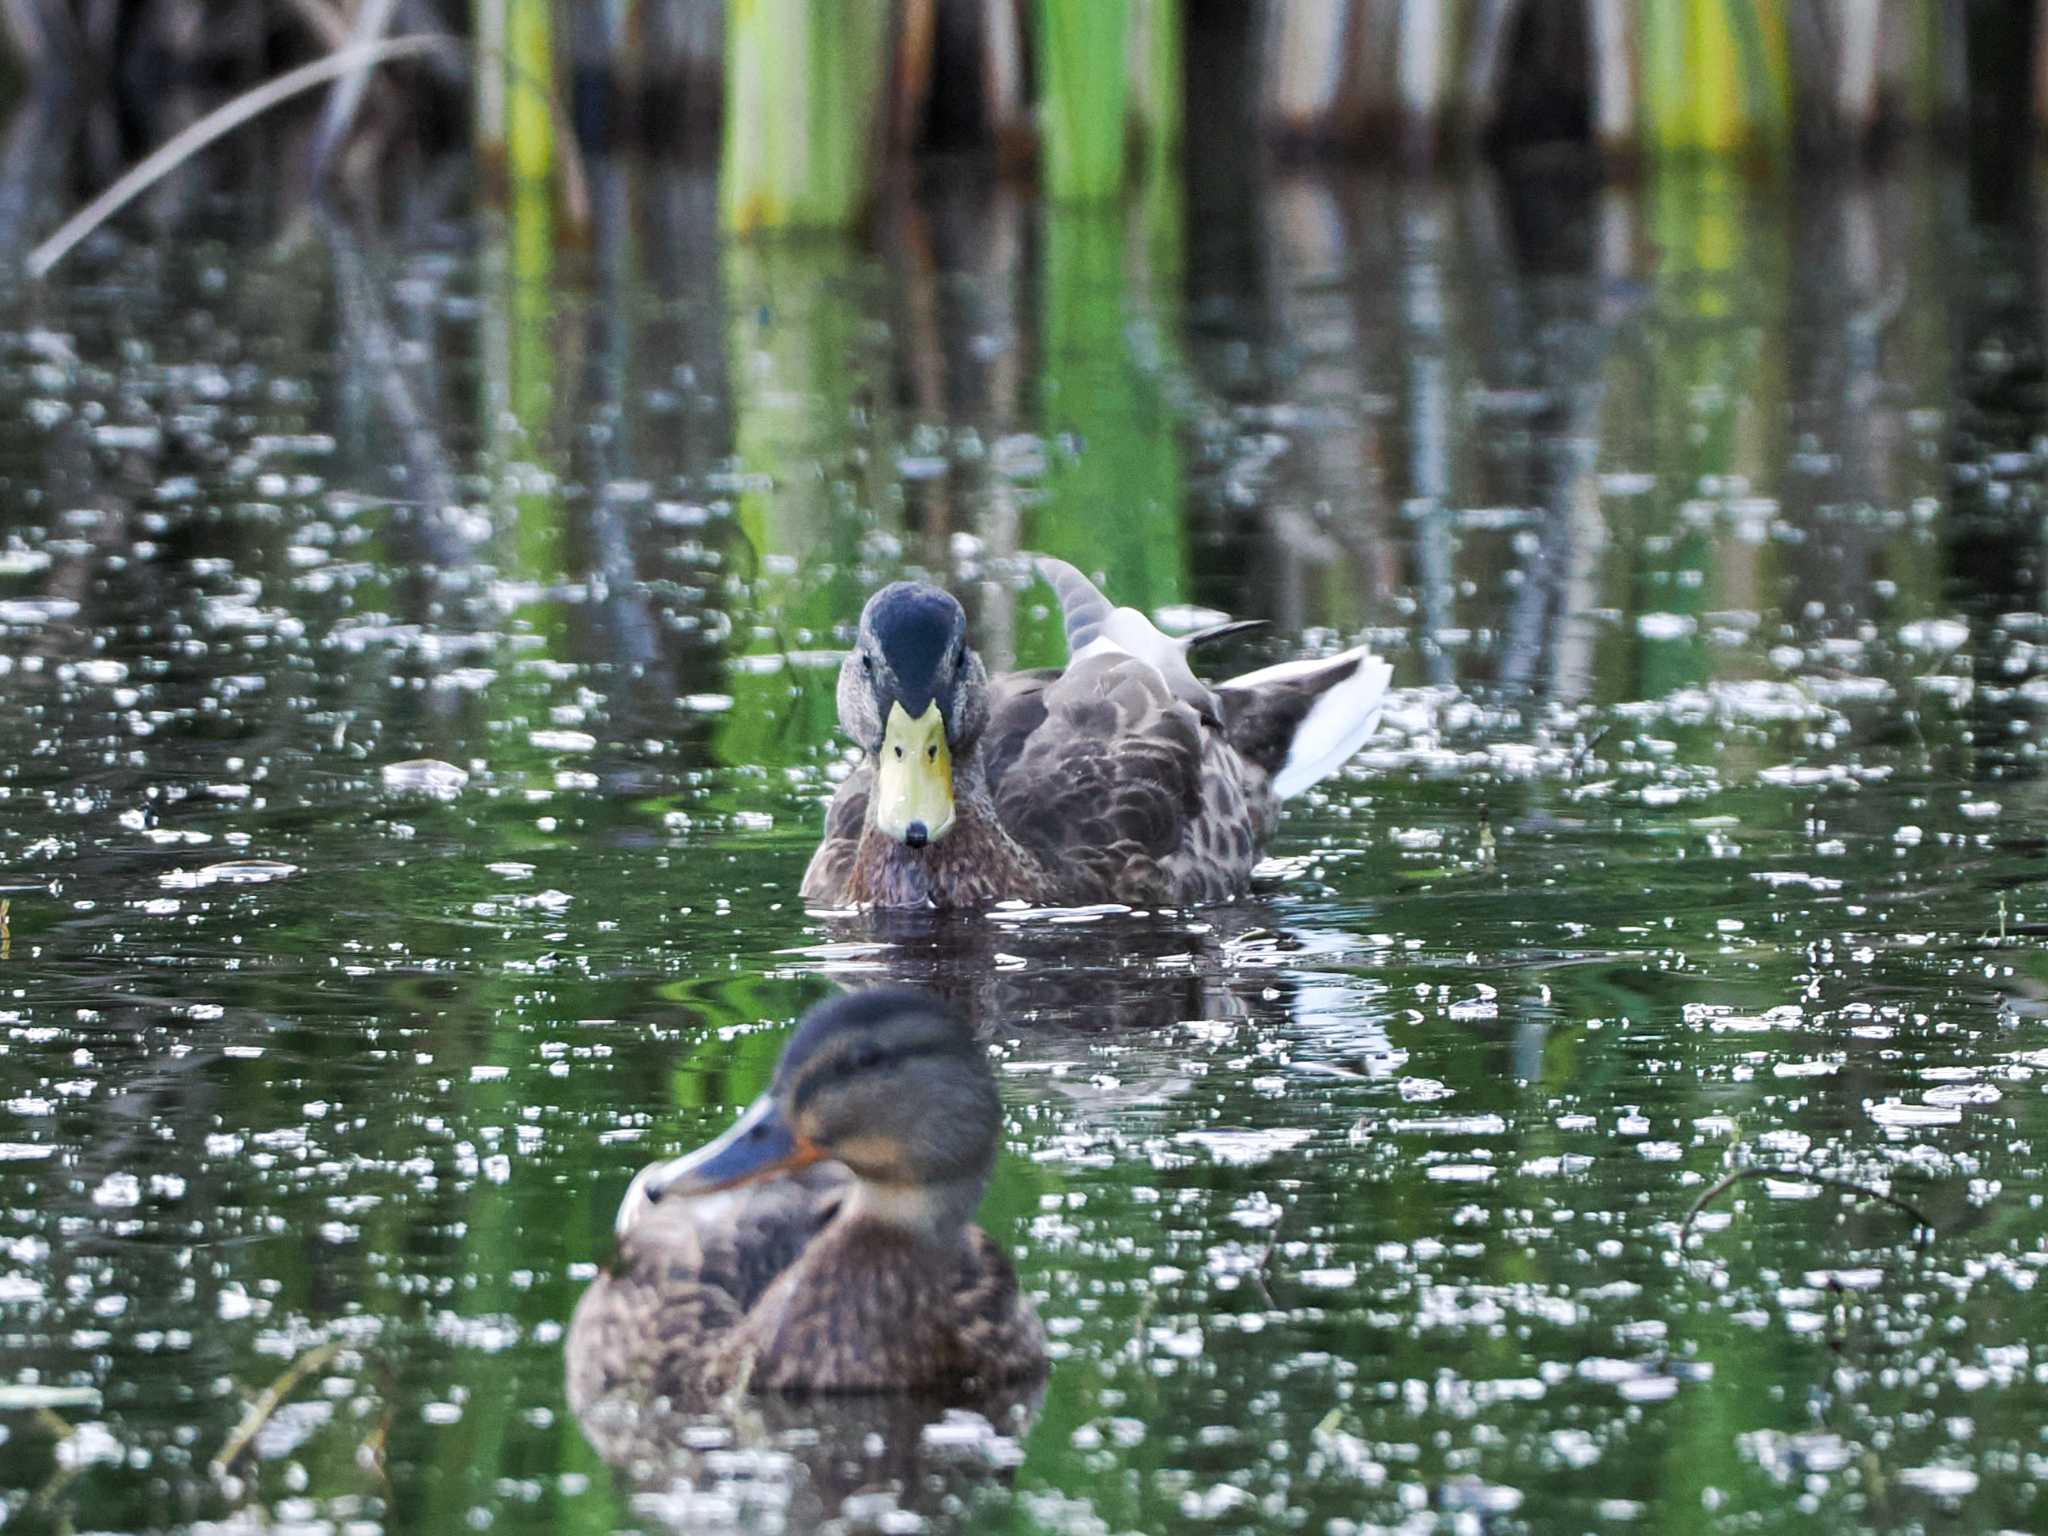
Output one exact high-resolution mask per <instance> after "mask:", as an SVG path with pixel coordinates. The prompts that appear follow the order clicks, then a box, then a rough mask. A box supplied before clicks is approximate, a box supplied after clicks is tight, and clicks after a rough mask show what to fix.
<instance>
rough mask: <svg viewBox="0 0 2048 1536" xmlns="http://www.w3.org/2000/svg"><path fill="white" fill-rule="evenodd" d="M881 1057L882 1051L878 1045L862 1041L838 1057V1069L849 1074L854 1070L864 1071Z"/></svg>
mask: <svg viewBox="0 0 2048 1536" xmlns="http://www.w3.org/2000/svg"><path fill="white" fill-rule="evenodd" d="M881 1059H882V1051H881V1047H880V1046H877V1045H874V1044H872V1043H869V1042H863V1043H862V1044H860V1045H856V1046H855V1047H854V1048H853V1049H852V1050H850V1051H848V1052H847V1053H846V1054H845V1055H844V1056H842V1057H840V1058H839V1070H840V1071H841V1072H843V1073H847V1074H849V1075H851V1074H852V1073H855V1072H865V1071H867V1070H868V1069H869V1068H870V1067H872V1066H874V1065H875V1064H876V1063H877V1062H879V1061H880V1060H881Z"/></svg>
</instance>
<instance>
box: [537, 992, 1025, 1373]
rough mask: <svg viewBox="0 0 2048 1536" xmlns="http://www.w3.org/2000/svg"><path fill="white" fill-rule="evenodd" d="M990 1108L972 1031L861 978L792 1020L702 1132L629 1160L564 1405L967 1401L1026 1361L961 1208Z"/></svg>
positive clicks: (1012, 1315)
mask: <svg viewBox="0 0 2048 1536" xmlns="http://www.w3.org/2000/svg"><path fill="white" fill-rule="evenodd" d="M1001 1128H1002V1104H1001V1100H1000V1099H999V1098H998V1096H997V1094H996V1087H995V1081H994V1078H993V1076H992V1075H991V1073H990V1071H989V1066H988V1059H987V1057H986V1055H985V1054H984V1053H983V1050H982V1047H981V1046H980V1044H979V1043H978V1042H977V1041H976V1040H975V1038H974V1035H973V1033H972V1031H971V1030H969V1029H968V1028H967V1027H966V1026H965V1025H963V1024H961V1023H959V1022H958V1021H957V1020H955V1019H954V1018H952V1017H951V1016H949V1015H948V1014H946V1013H945V1012H943V1011H942V1010H941V1008H940V1006H939V1005H938V1004H937V1003H936V1002H935V1001H934V1000H933V999H931V998H929V997H927V996H925V995H924V994H923V993H920V992H914V991H910V990H908V989H903V988H893V987H887V988H884V987H878V988H874V989H871V990H867V991H862V992H857V993H854V994H851V995H849V996H845V997H840V998H835V999H833V1000H832V1001H830V1002H827V1003H824V1004H821V1005H820V1006H818V1007H817V1008H815V1009H813V1010H812V1011H811V1012H810V1013H809V1014H808V1015H806V1016H805V1018H804V1020H803V1022H802V1023H801V1024H800V1025H799V1026H798V1028H797V1031H796V1034H795V1035H794V1037H793V1038H792V1039H791V1040H790V1042H789V1045H788V1048H787V1049H786V1050H784V1052H783V1053H782V1059H781V1062H780V1063H779V1064H778V1065H777V1067H776V1069H775V1077H774V1081H773V1082H772V1084H771V1085H770V1087H769V1089H768V1091H767V1092H766V1093H765V1094H763V1095H762V1096H761V1097H760V1098H759V1099H757V1100H756V1101H755V1102H754V1104H753V1105H752V1106H751V1107H750V1108H749V1109H748V1110H747V1111H746V1112H745V1113H744V1114H742V1115H741V1116H740V1118H739V1120H738V1121H737V1122H736V1123H735V1124H734V1125H733V1127H732V1128H731V1129H730V1130H728V1131H727V1132H726V1133H725V1134H724V1135H723V1136H721V1137H719V1138H718V1139H717V1140H716V1141H714V1142H712V1143H711V1144H710V1145H708V1146H706V1147H704V1148H702V1149H700V1150H699V1151H696V1152H693V1153H690V1154H689V1155H688V1156H686V1157H682V1158H678V1159H676V1160H675V1161H673V1162H666V1163H656V1164H653V1165H651V1166H649V1167H647V1168H644V1169H642V1170H641V1172H640V1173H639V1175H638V1176H637V1177H636V1178H635V1179H634V1180H633V1183H632V1186H631V1187H630V1188H629V1189H628V1190H627V1192H626V1198H625V1200H624V1202H623V1203H622V1204H621V1206H620V1208H619V1216H618V1252H617V1256H616V1258H615V1259H614V1261H613V1263H612V1265H611V1268H610V1270H609V1272H607V1273H605V1274H602V1275H600V1276H599V1277H598V1278H597V1279H596V1280H595V1281H594V1282H593V1283H592V1284H591V1286H590V1289H589V1290H588V1291H586V1292H585V1293H584V1295H583V1299H582V1301H581V1302H579V1303H578V1305H577V1307H576V1315H575V1318H574V1320H573V1321H572V1322H571V1324H570V1327H569V1339H568V1348H567V1355H568V1387H569V1400H570V1402H571V1404H572V1405H573V1406H574V1407H575V1408H576V1410H577V1412H578V1413H584V1412H586V1411H587V1410H588V1409H589V1408H590V1406H591V1405H592V1404H594V1403H596V1402H597V1401H599V1400H600V1399H602V1398H605V1397H606V1396H607V1395H609V1394H612V1393H616V1392H621V1391H623V1392H627V1393H630V1394H632V1395H633V1396H635V1397H638V1398H641V1399H645V1400H654V1399H666V1400H668V1402H669V1403H670V1404H672V1405H710V1404H712V1403H714V1402H716V1401H718V1400H719V1399H721V1398H722V1397H724V1396H726V1395H729V1394H732V1393H736V1392H740V1391H752V1392H768V1393H785V1394H811V1393H850V1392H915V1393H920V1394H926V1395H937V1396H943V1397H945V1398H947V1399H948V1400H953V1399H958V1400H959V1401H961V1402H963V1403H972V1402H974V1401H976V1400H978V1399H979V1398H981V1397H982V1396H983V1395H985V1394H987V1393H989V1392H991V1391H993V1390H995V1389H999V1388H1001V1387H1003V1386H1005V1385H1008V1384H1014V1383H1018V1382H1026V1381H1034V1380H1036V1379H1038V1378H1039V1377H1041V1376H1042V1375H1043V1374H1044V1372H1045V1368H1046V1357H1045V1337H1044V1333H1043V1332H1042V1330H1041V1329H1040V1327H1039V1323H1038V1317H1037V1313H1036V1312H1035V1311H1034V1309H1033V1308H1032V1305H1031V1301H1030V1299H1029V1298H1028V1297H1026V1296H1025V1295H1024V1294H1023V1293H1022V1292H1021V1291H1020V1290H1019V1289H1018V1285H1017V1277H1016V1274H1015V1273H1014V1272H1013V1271H1012V1269H1011V1268H1010V1261H1009V1259H1008V1258H1007V1257H1005V1256H1004V1254H1003V1251H1002V1249H1001V1248H999V1247H998V1246H997V1245H996V1243H995V1242H994V1240H993V1239H991V1238H990V1237H989V1235H988V1234H987V1233H986V1232H984V1231H982V1230H981V1228H980V1227H978V1226H976V1225H974V1212H975V1207H976V1206H977V1205H979V1204H980V1202H981V1196H982V1191H983V1188H984V1187H985V1186H986V1185H987V1183H988V1177H989V1172H990V1170H991V1168H992V1167H993V1166H994V1163H995V1155H996V1144H997V1139H998V1136H999V1134H1000V1131H1001Z"/></svg>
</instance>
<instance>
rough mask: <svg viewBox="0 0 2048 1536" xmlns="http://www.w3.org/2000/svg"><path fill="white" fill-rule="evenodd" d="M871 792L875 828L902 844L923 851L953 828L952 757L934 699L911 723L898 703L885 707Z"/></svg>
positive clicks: (943, 718)
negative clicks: (884, 718)
mask: <svg viewBox="0 0 2048 1536" xmlns="http://www.w3.org/2000/svg"><path fill="white" fill-rule="evenodd" d="M874 793H875V825H876V826H877V827H878V828H880V829H881V830H882V831H883V832H885V833H887V834H888V835H889V836H890V837H893V838H895V839H896V840H897V841H898V842H900V843H903V844H906V845H907V846H909V847H912V848H922V847H923V846H924V845H925V844H926V843H936V842H937V841H938V840H939V839H940V838H942V837H944V836H945V835H946V833H947V832H949V831H951V830H952V826H953V754H952V752H951V750H950V749H949V748H948V747H947V746H946V721H945V717H944V716H943V715H941V714H940V713H939V705H938V701H937V700H936V699H934V700H933V701H932V702H931V703H929V704H927V705H926V706H925V710H924V713H923V714H922V715H919V716H918V717H917V718H916V719H915V720H913V719H911V718H910V715H909V713H908V711H906V710H905V709H904V707H903V705H902V703H901V702H900V701H899V702H896V703H892V704H891V705H890V706H889V718H888V721H887V723H886V724H885V725H884V727H883V730H882V751H881V755H880V757H879V758H878V759H877V761H876V763H875V791H874Z"/></svg>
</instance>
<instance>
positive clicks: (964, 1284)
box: [953, 1227, 1046, 1390]
mask: <svg viewBox="0 0 2048 1536" xmlns="http://www.w3.org/2000/svg"><path fill="white" fill-rule="evenodd" d="M953 1309H954V1313H955V1315H956V1317H957V1318H958V1319H959V1323H958V1327H957V1330H956V1334H957V1337H958V1339H959V1341H960V1353H961V1355H962V1356H963V1359H962V1362H961V1363H962V1365H963V1366H964V1367H965V1370H966V1374H967V1376H968V1378H969V1384H970V1385H972V1386H975V1387H979V1388H981V1389H983V1390H986V1389H988V1388H992V1387H1000V1386H1007V1385H1012V1384H1014V1383H1017V1382H1024V1381H1036V1380H1038V1379H1039V1378H1040V1377H1041V1376H1043V1375H1044V1374H1045V1370H1046V1360H1045V1328H1044V1325H1043V1324H1041V1323H1040V1322H1039V1320H1038V1309H1037V1308H1035V1307H1034V1306H1032V1305H1031V1299H1030V1298H1029V1297H1028V1296H1026V1295H1025V1294H1024V1290H1023V1288H1022V1287H1021V1286H1020V1285H1018V1283H1017V1271H1016V1270H1015V1269H1013V1268H1011V1266H1010V1259H1009V1255H1008V1254H1006V1253H1004V1252H1003V1250H1002V1247H1001V1245H1000V1244H998V1243H997V1242H996V1240H995V1239H994V1238H992V1237H990V1236H989V1235H988V1233H986V1232H984V1231H983V1230H982V1229H981V1228H980V1227H974V1228H971V1229H970V1230H969V1231H968V1234H967V1252H966V1257H965V1259H964V1261H963V1262H962V1264H961V1266H960V1279H959V1283H958V1285H957V1286H956V1287H955V1289H954V1292H953Z"/></svg>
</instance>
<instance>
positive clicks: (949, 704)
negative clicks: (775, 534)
mask: <svg viewBox="0 0 2048 1536" xmlns="http://www.w3.org/2000/svg"><path fill="white" fill-rule="evenodd" d="M987 720H988V675H987V673H986V672H985V671H984V670H983V668H982V665H981V658H980V657H978V656H976V655H975V654H974V648H973V647H972V646H970V645H969V644H968V643H967V615H966V613H965V612H963V611H962V609H961V607H960V605H959V603H957V602H955V601H954V600H953V598H952V597H951V596H950V595H949V594H947V593H945V592H941V591H940V590H939V589H938V588H937V587H934V586H930V585H928V584H926V583H924V582H917V581H899V582H895V583H893V584H891V585H890V586H886V587H884V588H882V590H881V591H879V592H877V593H876V594H875V595H874V596H873V597H871V598H869V599H868V605H867V607H866V608H864V609H862V610H861V616H860V633H859V634H858V635H857V636H856V637H855V640H854V646H853V650H852V651H851V652H850V653H848V655H847V658H846V660H845V662H844V663H843V664H842V665H841V666H840V669H839V723H840V725H841V727H842V728H843V729H844V730H845V731H846V733H847V734H848V735H849V736H851V737H852V738H853V739H854V740H855V741H857V742H859V743H860V745H861V747H862V748H863V749H864V750H865V751H866V752H867V754H868V756H869V757H870V758H872V759H873V760H874V764H875V788H874V794H873V799H872V801H871V815H872V818H873V821H874V824H875V826H876V827H877V828H879V829H880V830H881V831H882V832H884V833H886V834H887V835H888V836H890V837H893V838H895V839H896V840H897V841H899V842H901V843H903V844H905V845H907V846H908V847H911V848H922V847H924V846H925V845H926V844H927V843H935V842H937V841H938V840H939V839H940V838H942V837H944V836H945V835H946V833H947V832H948V831H950V830H951V829H952V826H953V764H954V762H955V760H956V759H959V758H961V757H964V756H965V755H966V754H967V753H968V752H970V751H972V750H973V748H974V745H975V743H976V742H977V741H978V740H979V739H980V736H981V730H982V726H983V725H984V724H986V723H987Z"/></svg>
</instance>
